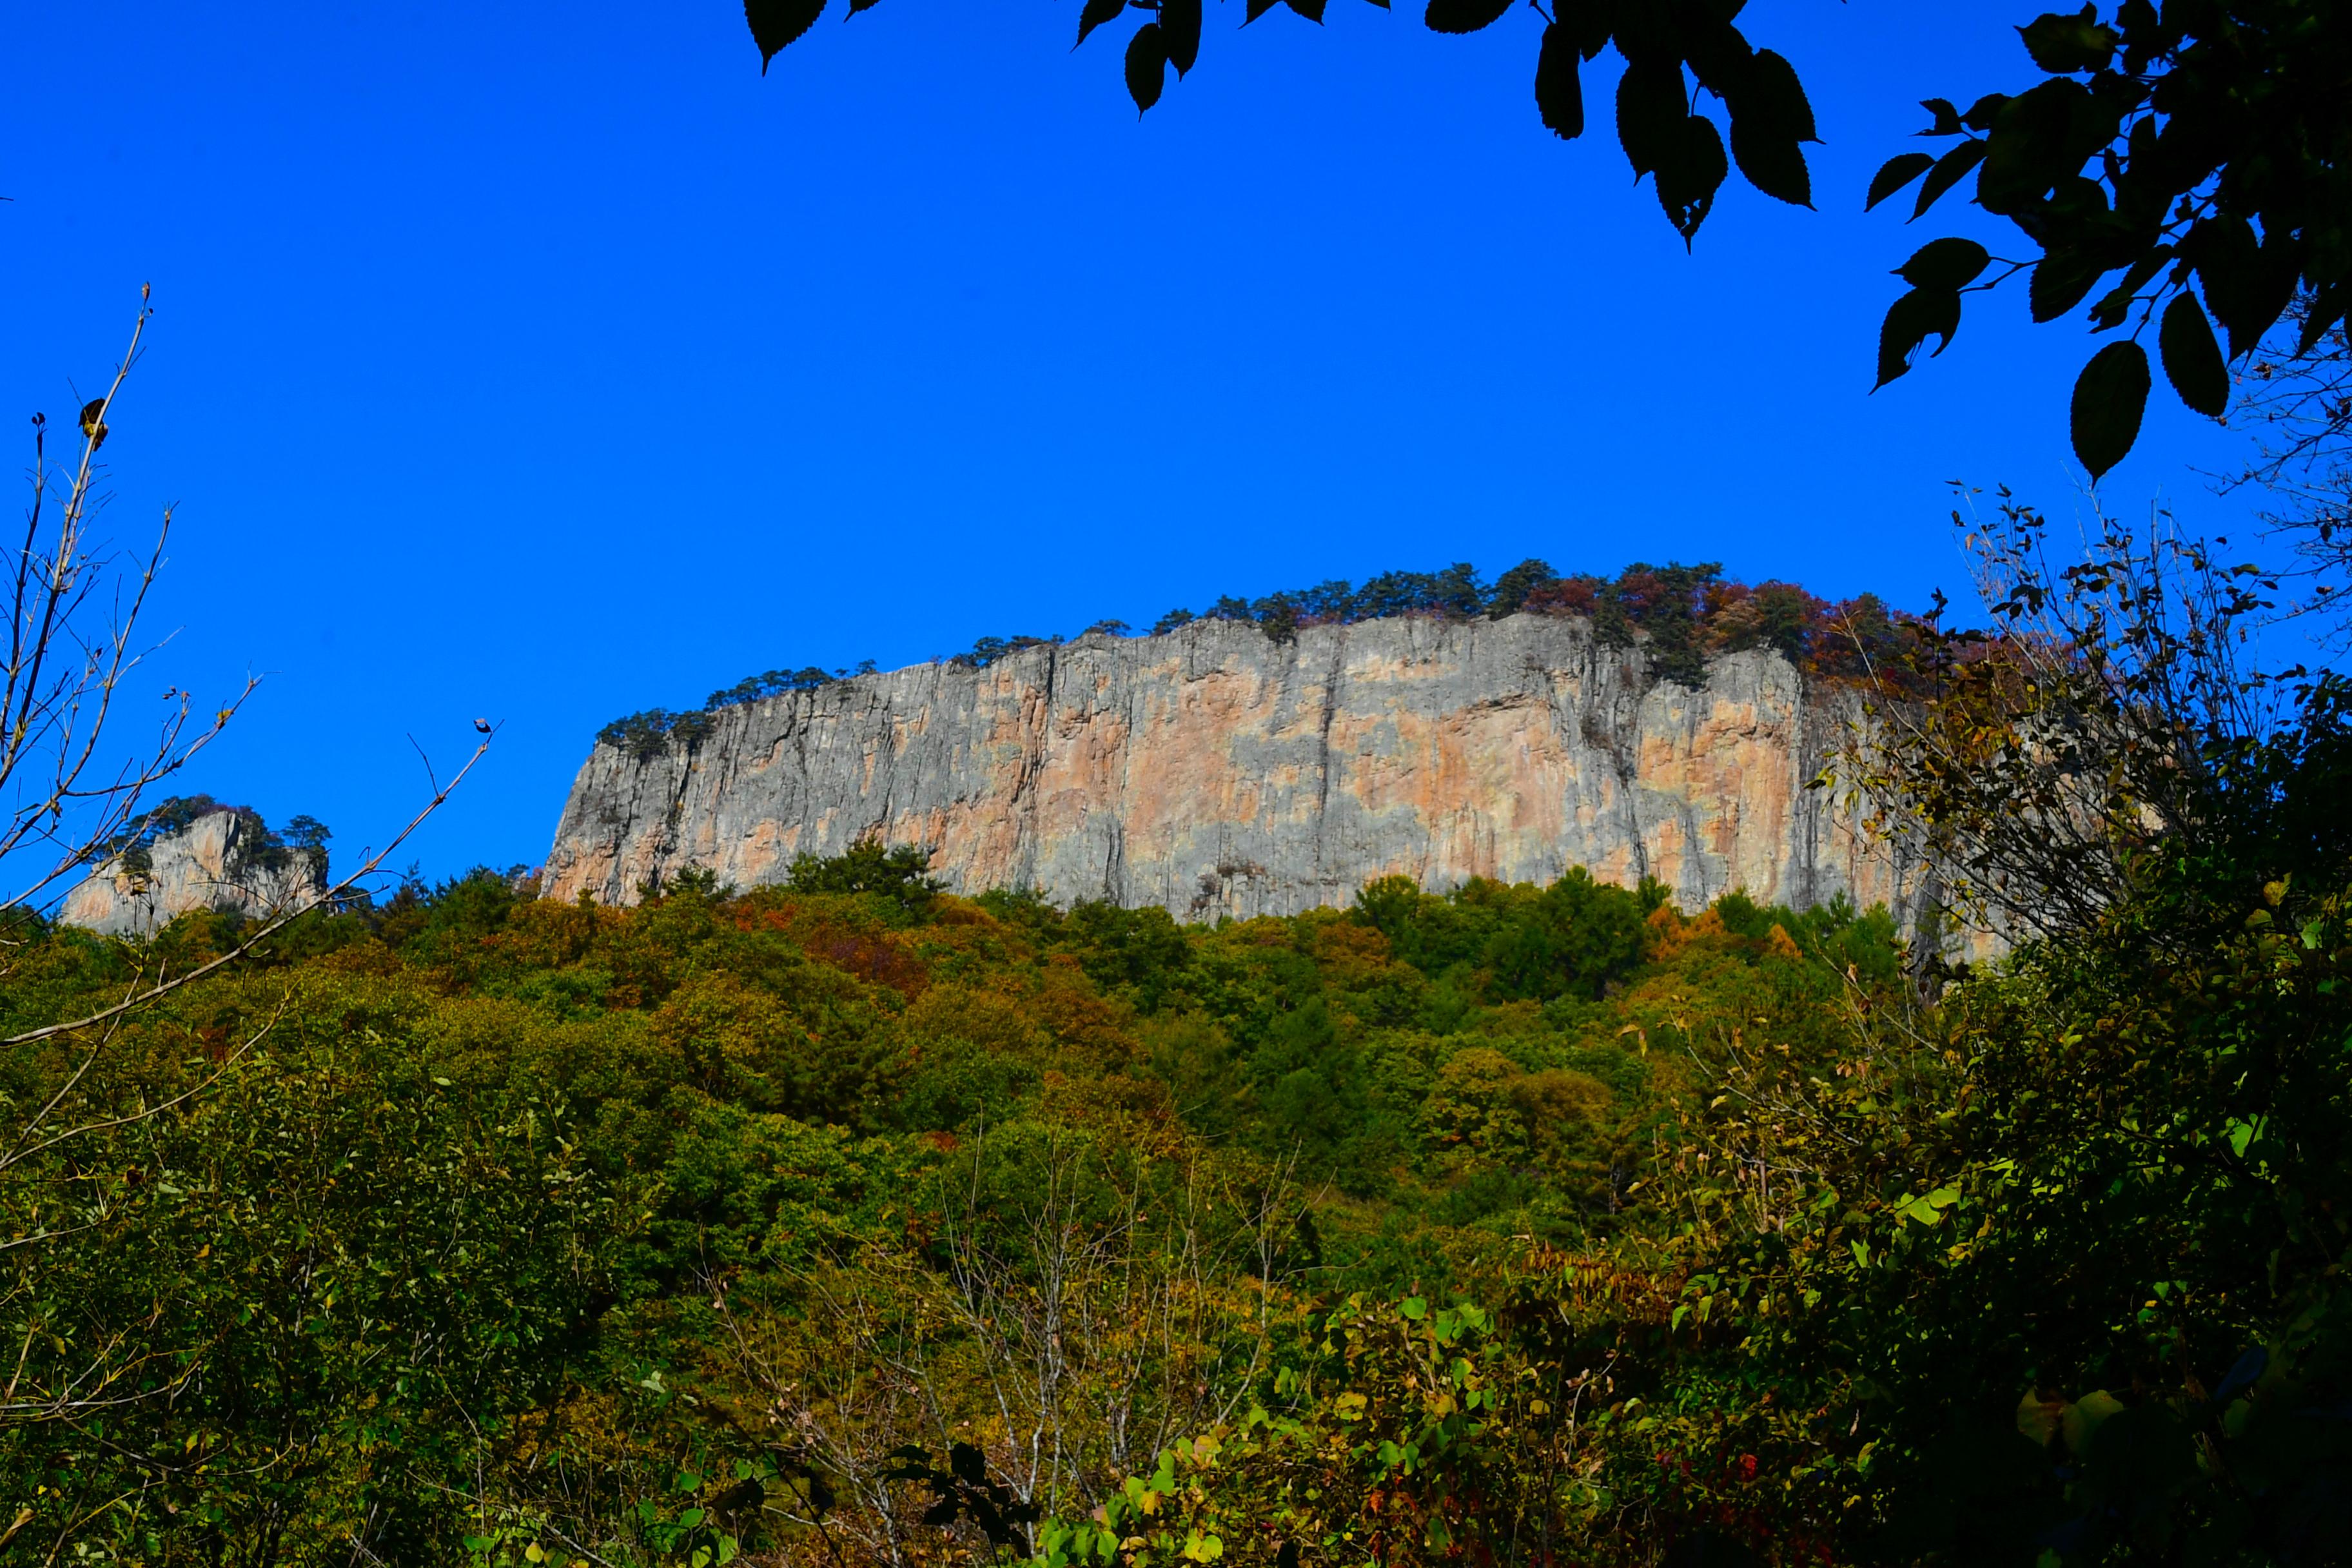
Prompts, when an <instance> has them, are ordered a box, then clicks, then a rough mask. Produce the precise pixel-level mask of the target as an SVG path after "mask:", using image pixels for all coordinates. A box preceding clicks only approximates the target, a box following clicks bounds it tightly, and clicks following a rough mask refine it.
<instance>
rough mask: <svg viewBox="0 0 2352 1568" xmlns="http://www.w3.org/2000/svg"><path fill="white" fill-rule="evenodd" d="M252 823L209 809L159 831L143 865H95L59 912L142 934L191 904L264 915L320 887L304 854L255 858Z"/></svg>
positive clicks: (72, 919) (110, 930)
mask: <svg viewBox="0 0 2352 1568" xmlns="http://www.w3.org/2000/svg"><path fill="white" fill-rule="evenodd" d="M256 831H257V829H256V826H255V824H254V823H253V822H252V821H251V820H250V819H248V818H247V817H246V816H243V815H241V814H239V813H237V812H235V811H215V812H209V813H207V814H206V815H205V816H199V817H197V818H196V819H195V820H194V822H192V823H190V824H189V825H188V826H186V827H184V828H183V829H181V830H180V831H179V832H177V833H170V834H165V835H163V837H159V838H157V839H156V840H155V842H154V844H153V845H152V847H150V848H149V850H148V860H149V864H148V866H147V867H146V868H144V869H141V870H133V869H131V868H128V867H126V866H124V865H123V863H122V862H121V860H119V859H117V860H111V861H109V862H108V863H107V864H106V865H104V866H101V867H100V868H99V869H98V871H97V872H96V873H95V874H94V875H92V876H91V877H90V878H89V879H88V880H86V881H84V882H83V883H81V885H80V886H79V887H77V888H75V889H74V890H73V891H72V892H70V893H68V894H67V895H66V900H65V903H64V904H63V906H62V907H60V908H59V910H58V919H59V920H60V921H64V922H65V923H66V924H68V925H77V926H86V927H88V928H89V930H91V931H102V932H105V933H107V934H108V935H112V936H148V935H152V934H153V933H154V932H155V931H159V930H161V929H162V928H163V927H164V926H167V925H169V924H171V923H172V921H173V919H175V918H176V917H178V916H180V915H184V914H186V913H187V912H188V911H189V910H205V909H217V910H234V911H236V912H237V913H239V914H244V915H249V916H257V917H263V916H268V915H273V914H277V913H279V912H281V911H283V910H288V909H291V908H294V907H296V906H297V905H299V904H303V903H308V902H310V900H313V899H316V898H318V897H319V896H320V895H321V894H323V893H324V892H325V891H326V885H325V881H324V879H323V878H322V877H321V876H320V871H319V868H317V867H316V866H315V865H314V864H313V863H312V861H311V860H310V857H308V856H307V855H303V854H300V853H299V852H298V853H295V854H292V855H290V856H288V855H282V854H281V856H279V857H278V858H280V859H281V860H282V861H283V863H282V864H279V865H277V866H275V867H272V866H268V865H264V864H257V863H255V861H254V858H253V851H254V849H255V845H254V843H253V837H254V835H255V833H256Z"/></svg>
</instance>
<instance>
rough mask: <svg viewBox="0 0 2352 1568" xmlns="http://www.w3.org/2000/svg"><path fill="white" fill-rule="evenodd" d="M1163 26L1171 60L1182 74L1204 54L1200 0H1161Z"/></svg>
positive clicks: (1161, 23)
mask: <svg viewBox="0 0 2352 1568" xmlns="http://www.w3.org/2000/svg"><path fill="white" fill-rule="evenodd" d="M1160 31H1161V32H1163V33H1165V34H1167V35H1168V63H1169V64H1170V65H1171V66H1174V67H1175V68H1176V74H1177V75H1178V76H1180V77H1181V76H1183V75H1184V74H1185V73H1187V72H1188V71H1190V70H1191V69H1192V65H1193V62H1194V61H1196V60H1198V59H1199V58H1201V0H1160Z"/></svg>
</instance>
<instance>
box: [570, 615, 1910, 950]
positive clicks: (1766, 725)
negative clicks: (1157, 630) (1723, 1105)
mask: <svg viewBox="0 0 2352 1568" xmlns="http://www.w3.org/2000/svg"><path fill="white" fill-rule="evenodd" d="M1859 711H1860V710H1859V705H1858V703H1857V702H1856V701H1855V700H1854V698H1853V695H1852V694H1851V693H1849V692H1845V691H1843V690H1839V689H1828V688H1812V689H1809V687H1808V683H1807V682H1806V681H1805V679H1803V678H1802V677H1801V676H1800V675H1799V674H1798V672H1797V671H1796V670H1795V669H1794V668H1792V667H1791V666H1790V665H1789V664H1788V663H1787V662H1786V661H1785V660H1783V659H1782V658H1780V657H1779V656H1778V655H1776V654H1771V653H1767V652H1749V653H1742V654H1737V655H1733V656H1731V657H1728V658H1724V659H1721V660H1719V661H1718V662H1717V664H1716V665H1715V666H1714V667H1713V668H1712V669H1711V670H1710V672H1709V674H1708V677H1707V679H1706V685H1705V686H1704V687H1702V688H1701V689H1697V690H1692V689H1687V688H1685V687H1682V686H1679V685H1676V684H1675V683H1673V682H1671V681H1663V680H1658V679H1653V678H1652V677H1651V676H1650V675H1649V673H1648V671H1647V668H1646V660H1645V658H1644V656H1643V653H1642V651H1641V650H1640V649H1639V648H1638V647H1612V646H1610V645H1608V644H1605V643H1602V642H1601V641H1599V640H1598V639H1596V638H1595V637H1593V635H1592V632H1591V626H1589V624H1588V623H1586V622H1584V621H1582V620H1580V619H1576V618H1572V617H1556V616H1536V615H1520V616H1510V617H1508V618H1507V619H1503V620H1499V621H1486V620H1469V621H1448V620H1441V619H1435V618H1420V617H1415V618H1407V619H1398V620H1386V621H1370V622H1364V623H1360V624H1358V625H1355V626H1323V627H1314V628H1310V629H1307V630H1305V631H1302V632H1301V633H1299V635H1298V637H1297V641H1296V642H1294V643H1286V644H1277V643H1274V642H1271V641H1269V640H1268V639H1267V638H1266V637H1265V634H1263V633H1262V632H1260V631H1259V630H1258V629H1257V628H1256V627H1255V626H1249V625H1246V624H1243V623H1237V622H1228V621H1205V622H1194V623H1192V625H1190V626H1184V627H1182V628H1181V629H1180V630H1178V631H1175V632H1171V633H1169V634H1167V635H1165V636H1161V637H1135V638H1120V637H1101V636H1096V637H1084V638H1080V639H1079V640H1077V641H1076V642H1073V643H1066V644H1062V645H1059V646H1051V647H1034V648H1030V649H1027V650H1025V651H1024V652H1021V653H1018V654H1015V655H1013V656H1011V657H1008V658H1003V659H1002V660H1000V661H998V662H997V663H995V664H993V665H992V666H990V667H989V668H985V669H972V668H962V667H959V666H954V665H948V664H926V665H917V666H915V667H913V668H908V669H901V670H896V671H892V672H890V673H887V674H879V675H869V676H863V677H859V678H857V679H853V680H848V681H845V682H841V683H838V684H835V685H832V686H828V687H824V688H823V689H818V690H815V691H810V692H800V693H794V694H792V695H788V696H782V697H776V698H772V699H769V700H765V701H761V702H756V703H751V704H748V705H746V706H742V707H737V708H728V709H721V710H719V711H718V712H717V714H716V715H715V716H714V720H715V721H714V727H713V729H712V730H711V731H710V733H709V735H708V737H707V738H705V739H704V740H702V741H701V742H699V743H698V745H696V746H695V747H693V748H692V749H691V750H688V749H687V748H685V747H683V746H681V745H678V744H675V743H674V744H672V745H670V746H669V747H668V748H667V750H665V751H664V752H661V753H660V754H659V755H656V756H654V757H652V758H650V759H646V760H640V759H638V758H635V757H633V756H631V755H629V754H628V753H626V752H624V751H623V750H621V749H619V748H616V747H613V746H605V745H599V746H597V747H596V748H595V749H594V750H593V752H592V753H591V754H590V756H589V758H588V760H587V762H586V763H585V764H584V765H583V767H582V768H581V770H580V773H579V776H578V778H577V779H576V780H575V781H574V783H573V784H572V794H571V797H570V799H569V800H568V801H567V802H566V803H565V805H564V809H563V816H562V823H561V825H560V826H558V828H557V829H556V835H555V843H554V847H553V848H552V849H551V851H550V852H549V855H548V860H547V870H546V878H545V881H544V882H543V884H542V886H543V887H544V889H545V890H546V894H547V896H549V897H551V898H558V899H572V898H574V897H576V896H577V895H578V894H579V893H581V892H582V891H583V890H584V891H586V892H588V893H591V894H593V896H594V897H595V898H596V899H598V900H602V901H607V902H614V903H625V902H629V901H632V900H635V898H636V897H637V890H638V889H639V887H640V885H641V884H643V883H645V882H646V880H647V879H649V878H654V877H665V878H666V877H668V876H671V875H673V874H675V873H676V872H677V871H679V870H682V869H685V868H689V867H702V868H709V869H710V870H712V871H715V872H716V873H717V874H718V875H719V878H720V879H722V880H725V881H730V882H733V883H736V884H738V885H740V886H744V887H750V886H754V885H757V884H759V883H762V882H773V881H777V880H780V879H782V877H783V876H784V874H785V871H786V869H787V868H788V867H789V866H790V864H791V862H792V860H793V857H794V856H795V855H799V854H802V853H804V852H814V853H816V854H820V855H829V854H836V853H839V852H840V851H841V850H843V849H845V848H846V847H849V846H850V845H851V844H853V843H855V842H856V840H857V839H859V838H860V837H864V836H866V835H873V834H878V835H880V836H881V837H883V838H884V839H885V840H887V842H889V843H891V844H894V845H895V844H912V845H918V846H919V847H922V848H923V849H925V850H927V851H928V852H929V855H930V857H931V864H932V867H933V869H934V871H935V872H936V873H937V874H938V875H939V876H940V878H942V879H944V880H945V881H946V882H947V884H948V885H949V886H950V888H953V889H958V890H961V891H966V892H977V891H980V890H982V889H989V888H1034V889H1039V890H1040V891H1042V892H1044V893H1045V894H1047V895H1048V896H1050V897H1051V898H1053V899H1055V900H1060V901H1068V900H1078V899H1108V900H1113V901H1116V902H1118V903H1121V904H1125V905H1129V906H1140V905H1144V904H1160V905H1162V906H1164V907H1165V908H1167V909H1168V910H1170V911H1171V912H1172V913H1174V914H1176V915H1177V916H1179V917H1180V918H1194V919H1197V918H1205V917H1213V916H1216V915H1219V914H1232V915H1234V916H1237V917H1246V916H1250V915H1255V914H1265V913H1276V914H1281V913H1292V912H1296V911H1297V910H1302V909H1306V908H1309V907H1311V906H1314V905H1318V904H1339V903H1345V902H1347V901H1349V900H1351V899H1352V898H1353V897H1354V896H1355V893H1356V890H1357V889H1358V888H1360V887H1361V886H1362V885H1363V884H1364V882H1366V881H1367V880H1369V879H1371V878H1374V877H1378V876H1381V875H1384V874H1387V873H1390V872H1401V873H1402V874H1404V875H1406V876H1409V877H1412V878H1414V879H1417V880H1419V881H1420V882H1422V883H1423V885H1424V886H1426V887H1429V888H1433V889H1445V888H1450V887H1454V886H1456V885H1458V884H1460V883H1461V882H1463V881H1465V880H1466V879H1469V878H1472V877H1494V878H1500V879H1505V880H1508V881H1533V882H1545V881H1549V880H1550V879H1554V878H1556V877H1558V876H1559V874H1560V873H1561V872H1563V871H1564V870H1566V869H1567V868H1569V867H1570V866H1583V867H1587V868H1590V869H1591V871H1592V872H1593V873H1594V874H1595V875H1596V876H1599V877H1601V878H1603V879H1608V880H1611V881H1615V882H1620V883H1625V884H1631V883H1633V882H1635V881H1638V880H1639V879H1641V878H1642V877H1643V876H1652V877H1655V878H1658V879H1660V880H1662V881H1663V882H1664V883H1665V884H1666V885H1667V886H1668V887H1669V888H1670V889H1673V891H1674V895H1675V900H1676V901H1677V902H1679V903H1680V904H1681V905H1682V906H1683V907H1684V908H1685V909H1696V908H1697V907H1699V906H1701V905H1703V904H1705V903H1706V902H1707V901H1708V900H1711V899H1713V898H1715V897H1716V896H1717V895H1718V894H1720V893H1723V892H1725V891H1727V890H1729V889H1734V888H1744V889H1747V890H1748V892H1749V893H1750V894H1751V895H1752V896H1754V897H1755V898H1757V899H1759V900H1767V901H1784V902H1787V903H1790V904H1791V905H1795V906H1797V907H1800V908H1802V907H1806V906H1809V905H1811V904H1814V903H1817V902H1822V901H1825V900H1829V899H1830V898H1832V897H1833V896H1834V895H1836V894H1837V893H1840V892H1844V893H1847V894H1849V895H1851V896H1852V897H1853V899H1854V900H1855V901H1856V902H1857V903H1859V904H1861V905H1864V906H1865V907H1866V906H1868V905H1870V904H1873V903H1885V904H1886V905H1888V906H1889V907H1890V908H1891V909H1892V910H1894V911H1895V913H1896V915H1897V916H1898V918H1901V919H1903V920H1905V921H1906V924H1907V923H1908V921H1910V919H1911V918H1912V917H1913V916H1914V915H1915V913H1916V910H1914V908H1913V907H1912V906H1913V905H1914V904H1915V903H1916V901H1917V899H1918V896H1919V888H1918V886H1917V884H1918V882H1919V877H1918V875H1917V868H1916V867H1915V866H1911V865H1908V864H1906V863H1904V862H1903V859H1902V858H1901V857H1899V856H1896V855H1895V854H1892V853H1890V852H1889V851H1887V850H1886V849H1885V847H1883V846H1877V845H1873V844H1870V843H1868V842H1866V841H1865V840H1864V837H1862V836H1861V835H1859V834H1858V833H1857V832H1856V830H1855V826H1854V825H1853V822H1851V821H1850V820H1849V819H1848V818H1847V817H1846V816H1844V815H1843V813H1842V812H1841V810H1840V809H1839V807H1838V805H1837V804H1836V802H1835V801H1834V800H1833V798H1832V792H1831V791H1828V790H1816V789H1808V788H1807V787H1806V785H1807V784H1808V783H1809V781H1811V779H1813V778H1814V777H1816V776H1817V775H1818V774H1819V773H1820V772H1821V770H1822V765H1823V763H1824V762H1825V761H1826V760H1827V759H1828V757H1829V755H1830V754H1831V753H1832V752H1833V751H1834V750H1835V748H1836V747H1837V746H1838V745H1839V743H1840V742H1841V741H1842V740H1843V736H1844V734H1845V732H1846V730H1847V726H1848V725H1849V724H1851V723H1852V722H1853V721H1854V719H1855V718H1856V717H1857V716H1858V714H1859Z"/></svg>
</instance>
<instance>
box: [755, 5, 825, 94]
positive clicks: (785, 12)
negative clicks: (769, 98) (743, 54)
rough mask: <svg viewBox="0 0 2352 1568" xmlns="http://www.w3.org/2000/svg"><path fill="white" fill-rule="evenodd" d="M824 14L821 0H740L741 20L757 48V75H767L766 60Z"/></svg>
mask: <svg viewBox="0 0 2352 1568" xmlns="http://www.w3.org/2000/svg"><path fill="white" fill-rule="evenodd" d="M819 16H824V0H743V20H744V21H746V22H747V23H749V24H751V42H753V43H754V44H756V45H758V46H759V48H760V74H761V76H765V75H767V74H768V62H769V61H770V60H772V59H774V58H776V56H777V55H779V54H781V53H782V51H783V49H784V47H785V46H787V45H789V44H790V43H791V42H792V41H793V39H795V38H797V37H800V36H801V35H802V34H803V33H805V32H807V31H808V30H809V29H810V28H811V27H813V26H816V19H817V18H818V17H819Z"/></svg>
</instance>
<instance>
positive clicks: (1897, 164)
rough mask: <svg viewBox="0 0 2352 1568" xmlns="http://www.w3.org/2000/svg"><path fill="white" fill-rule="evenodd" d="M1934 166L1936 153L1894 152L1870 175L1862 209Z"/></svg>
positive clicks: (1864, 209) (1879, 200)
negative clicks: (1867, 194) (1868, 192)
mask: <svg viewBox="0 0 2352 1568" xmlns="http://www.w3.org/2000/svg"><path fill="white" fill-rule="evenodd" d="M1935 166H1936V155H1935V154H1934V153H1896V154H1895V156H1894V157H1892V158H1889V159H1888V160H1886V162H1885V163H1882V164H1880V165H1879V166H1878V173H1876V174H1873V175H1872V176H1871V177H1870V197H1869V199H1868V200H1867V201H1865V202H1864V203H1863V204H1862V210H1863V211H1864V212H1868V211H1869V210H1870V209H1871V208H1873V207H1874V206H1876V205H1878V204H1879V203H1881V202H1883V201H1885V199H1886V198H1887V197H1889V196H1891V195H1894V194H1895V192H1897V191H1899V190H1901V189H1902V188H1903V187H1904V186H1906V185H1907V184H1910V183H1911V182H1912V181H1914V180H1916V179H1917V178H1918V177H1919V176H1920V175H1922V174H1926V173H1927V171H1928V170H1930V169H1932V168H1934V167H1935Z"/></svg>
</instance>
